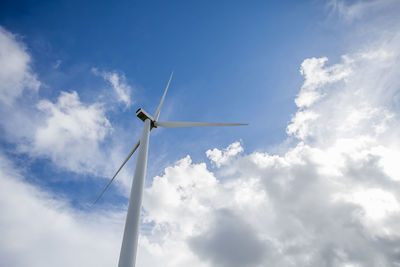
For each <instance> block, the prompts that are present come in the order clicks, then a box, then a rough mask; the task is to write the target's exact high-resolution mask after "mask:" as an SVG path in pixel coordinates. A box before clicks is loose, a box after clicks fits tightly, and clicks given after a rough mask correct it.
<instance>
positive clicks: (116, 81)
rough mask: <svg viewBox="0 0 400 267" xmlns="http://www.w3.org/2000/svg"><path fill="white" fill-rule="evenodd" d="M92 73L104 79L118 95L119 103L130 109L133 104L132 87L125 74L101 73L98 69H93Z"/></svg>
mask: <svg viewBox="0 0 400 267" xmlns="http://www.w3.org/2000/svg"><path fill="white" fill-rule="evenodd" d="M92 72H93V73H94V74H95V75H97V76H100V77H102V78H103V79H104V80H106V81H108V82H109V83H110V84H111V86H112V88H113V89H114V92H115V93H116V95H117V98H118V101H119V102H122V103H124V104H125V106H126V107H130V105H131V104H132V102H131V91H132V87H131V86H130V85H129V84H128V83H127V82H126V78H125V75H124V74H118V73H117V72H115V71H113V72H106V71H99V70H98V69H96V68H93V69H92Z"/></svg>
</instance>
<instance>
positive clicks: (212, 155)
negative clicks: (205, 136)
mask: <svg viewBox="0 0 400 267" xmlns="http://www.w3.org/2000/svg"><path fill="white" fill-rule="evenodd" d="M242 151H243V147H242V146H241V145H240V142H235V143H232V144H230V145H229V146H228V147H227V148H226V149H224V150H222V151H221V150H219V149H217V148H214V149H210V150H207V151H206V155H207V158H209V159H210V160H211V161H212V162H213V163H214V164H215V165H216V166H217V167H221V165H223V164H226V163H228V162H229V160H230V159H231V158H232V157H234V156H236V155H237V154H239V153H240V152H242Z"/></svg>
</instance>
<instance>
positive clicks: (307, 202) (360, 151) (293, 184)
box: [143, 34, 400, 266]
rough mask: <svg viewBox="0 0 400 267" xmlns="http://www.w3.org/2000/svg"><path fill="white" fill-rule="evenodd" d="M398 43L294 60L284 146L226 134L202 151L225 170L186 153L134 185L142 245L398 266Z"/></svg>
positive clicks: (197, 253) (205, 256)
mask: <svg viewBox="0 0 400 267" xmlns="http://www.w3.org/2000/svg"><path fill="white" fill-rule="evenodd" d="M399 44H400V38H399V34H396V35H395V36H392V37H391V38H390V39H388V40H385V41H384V42H381V43H380V44H379V45H378V44H374V45H373V46H370V47H367V48H363V49H361V50H359V51H358V52H355V53H352V54H347V55H344V56H343V57H342V58H341V59H342V60H341V62H339V63H336V64H333V65H330V64H328V62H329V61H328V59H327V58H310V59H306V60H304V62H303V63H302V65H301V68H300V71H301V74H302V75H303V77H304V84H303V86H302V88H301V89H300V92H299V94H298V96H297V98H296V99H295V102H296V104H297V106H298V111H297V112H296V114H295V115H294V116H293V118H292V120H291V122H290V123H289V125H288V127H287V133H288V135H289V137H290V136H292V137H294V138H295V140H297V143H295V145H294V146H293V147H291V148H289V149H288V150H287V152H286V153H284V154H283V155H272V154H269V153H265V152H264V153H263V152H256V153H251V154H245V155H240V154H239V152H241V151H242V148H241V146H240V143H238V142H236V143H233V144H232V145H230V146H228V147H227V148H224V149H212V150H208V151H207V152H206V155H207V157H208V158H209V159H210V161H211V163H212V164H215V165H216V166H217V167H219V168H222V170H228V171H222V172H215V173H214V172H212V171H211V170H209V169H207V167H206V165H204V163H193V162H191V160H190V158H189V157H186V158H184V159H182V160H181V161H178V162H177V163H176V164H175V165H174V166H172V167H169V168H167V169H166V170H165V174H164V175H162V176H160V177H156V178H155V179H154V181H153V183H152V185H151V186H150V187H149V188H147V189H146V192H145V199H144V208H145V210H146V214H145V220H146V221H147V222H151V223H152V224H153V225H152V232H151V234H150V235H148V236H146V237H145V238H146V239H145V240H146V242H147V243H146V245H143V246H145V247H146V249H148V251H150V252H151V251H152V248H151V246H150V245H154V246H155V245H156V246H157V250H155V249H154V251H157V253H158V254H157V255H158V256H159V257H160V258H164V257H165V258H164V259H167V256H166V255H168V256H171V255H176V254H178V253H179V252H178V251H175V252H174V249H176V248H177V247H179V248H180V249H181V251H184V252H185V255H186V257H193V258H192V261H194V262H195V263H192V265H193V264H194V265H195V266H197V265H198V266H203V265H205V266H397V265H400V261H399V254H398V251H399V248H400V224H399V223H398V222H399V219H400V203H399V201H400V199H399V196H400V184H399V180H400V168H399V167H398V164H397V163H396V162H397V161H398V158H399V155H400V154H399V153H400V143H399V141H398V136H399V135H400V129H399V126H398V125H400V121H399V117H398V116H399V108H398V102H397V101H398V96H399V92H400V91H399V90H400V79H399V75H398V73H397V70H398V69H400V68H399V67H400V66H399V64H400V61H399V58H400V57H399V53H400V51H399V49H398V47H400V46H399ZM225 175H228V177H224V176H225ZM227 178H229V179H227ZM172 244H174V245H172ZM177 244H179V245H177ZM167 251H168V254H167ZM188 251H189V252H188ZM186 253H187V254H186ZM185 260H188V259H187V258H186V259H185ZM196 260H197V262H196ZM164 265H166V266H184V265H183V264H181V263H180V262H175V263H174V264H169V263H168V261H166V264H164Z"/></svg>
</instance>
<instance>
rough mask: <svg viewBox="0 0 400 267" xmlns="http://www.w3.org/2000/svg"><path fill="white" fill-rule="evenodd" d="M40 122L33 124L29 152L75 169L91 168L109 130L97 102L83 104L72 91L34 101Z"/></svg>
mask: <svg viewBox="0 0 400 267" xmlns="http://www.w3.org/2000/svg"><path fill="white" fill-rule="evenodd" d="M37 107H38V109H39V110H40V111H41V112H42V113H43V114H42V115H43V117H42V118H43V123H42V124H41V125H39V126H38V127H37V128H36V131H35V133H34V136H33V140H32V144H31V145H30V147H28V151H29V153H31V154H32V155H35V156H45V157H49V158H51V159H52V161H53V162H55V163H56V164H57V165H59V166H62V167H65V168H67V169H69V170H74V171H77V172H95V169H94V168H96V167H98V166H97V164H94V162H96V159H98V158H99V155H101V153H100V144H101V142H102V141H103V140H104V138H105V136H106V135H107V134H109V133H110V131H111V130H112V128H111V124H110V122H109V121H108V120H107V118H106V116H105V111H104V108H103V106H102V105H100V104H97V103H95V104H91V105H87V104H84V103H82V102H81V101H80V99H79V96H78V94H77V93H76V92H71V93H67V92H62V93H61V95H60V96H59V97H58V99H57V102H56V103H52V102H50V101H49V100H41V101H40V102H39V103H38V104H37Z"/></svg>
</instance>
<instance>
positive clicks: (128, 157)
mask: <svg viewBox="0 0 400 267" xmlns="http://www.w3.org/2000/svg"><path fill="white" fill-rule="evenodd" d="M139 144H140V140H139V141H137V143H136V144H135V146H134V147H133V148H132V150H131V152H129V154H128V156H127V157H126V159H125V160H124V162H123V163H122V165H121V167H119V169H118V170H117V172H116V173H115V174H114V176H113V177H112V178H111V179H110V181H108V183H107V185H106V186H105V187H104V189H103V191H101V193H100V195H99V196H98V197H97V199H96V201H95V202H94V203H93V205H95V204H96V203H97V202H98V201H99V200H100V198H101V197H102V196H103V194H104V192H106V190H107V189H108V187H109V186H110V185H111V183H112V182H113V181H114V179H115V177H116V176H117V174H118V173H119V171H120V170H121V169H122V167H124V165H125V163H126V162H127V161H128V160H129V159H130V158H131V156H132V154H133V153H135V151H136V149H137V148H138V147H139Z"/></svg>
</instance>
